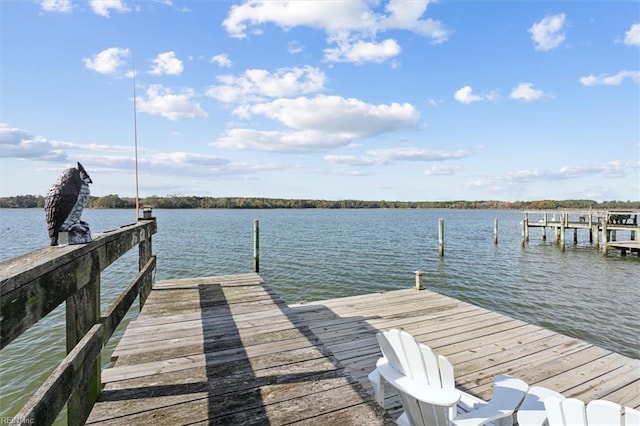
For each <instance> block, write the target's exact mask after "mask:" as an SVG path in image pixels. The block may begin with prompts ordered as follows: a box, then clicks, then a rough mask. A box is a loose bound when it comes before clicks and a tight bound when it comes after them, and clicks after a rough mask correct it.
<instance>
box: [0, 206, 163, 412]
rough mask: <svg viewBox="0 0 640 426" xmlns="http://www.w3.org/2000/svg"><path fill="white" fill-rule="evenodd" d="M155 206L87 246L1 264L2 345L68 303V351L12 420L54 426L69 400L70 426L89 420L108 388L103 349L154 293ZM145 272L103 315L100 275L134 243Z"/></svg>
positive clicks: (49, 249) (40, 252)
mask: <svg viewBox="0 0 640 426" xmlns="http://www.w3.org/2000/svg"><path fill="white" fill-rule="evenodd" d="M156 231H157V226H156V221H155V219H153V218H152V217H151V214H150V211H145V218H144V219H140V220H138V222H137V223H134V224H131V225H126V226H123V227H121V228H119V229H115V230H113V231H109V232H105V233H102V234H98V235H94V241H92V242H90V243H88V244H83V245H70V246H62V247H46V248H42V249H39V250H36V251H33V252H30V253H28V254H25V255H23V256H20V257H17V258H14V259H10V260H8V261H5V262H2V263H0V349H2V348H4V347H5V346H6V345H8V344H9V343H11V341H13V340H14V339H15V338H17V337H18V336H20V335H21V334H22V333H24V332H25V331H26V330H28V329H29V327H31V326H32V325H34V324H35V323H37V322H38V321H39V320H40V319H42V318H44V317H45V316H46V315H47V314H49V313H50V312H51V311H52V310H53V309H55V308H56V307H57V306H58V305H60V304H61V303H62V302H66V341H67V356H66V357H65V358H64V359H63V360H62V361H61V362H60V364H59V365H58V366H57V367H56V369H55V370H54V371H53V372H52V373H51V375H50V376H49V377H48V378H47V379H46V380H45V382H44V383H43V384H42V385H41V386H40V388H39V389H38V390H37V391H36V392H35V393H34V395H33V396H32V397H31V398H30V399H29V401H28V402H27V403H26V405H25V406H24V407H23V408H22V409H21V410H20V412H19V413H18V414H16V415H15V416H14V417H13V418H12V424H30V425H34V424H35V425H47V424H51V423H53V422H54V421H55V419H56V418H57V416H58V415H59V413H60V412H61V411H62V409H63V408H64V405H65V404H67V418H68V424H69V425H79V424H83V423H84V422H85V421H86V419H87V417H88V416H89V413H90V412H91V408H92V407H93V404H94V403H95V401H96V400H97V399H98V397H99V395H100V392H101V380H100V371H101V351H102V348H103V347H104V345H105V344H106V343H107V342H108V340H109V338H110V337H111V335H112V334H113V332H114V331H115V329H116V328H117V327H118V324H120V321H121V320H122V319H123V318H124V316H125V314H126V313H127V311H128V310H129V308H130V307H131V305H132V304H133V302H134V301H135V299H136V298H137V297H138V296H139V297H140V307H141V308H142V305H143V304H144V302H145V300H146V298H147V296H148V295H149V292H150V291H151V286H152V279H153V271H154V269H155V265H156V258H155V256H154V255H153V254H152V244H151V236H152V235H153V234H155V233H156ZM136 245H137V246H138V248H139V250H138V251H139V261H138V264H139V268H138V269H139V273H138V274H137V276H136V277H135V279H134V280H133V281H132V282H131V283H130V284H129V285H128V286H127V288H126V289H124V291H123V292H122V293H121V294H120V296H119V297H118V298H117V299H116V300H115V301H114V302H113V303H112V304H111V305H110V306H109V308H107V310H106V311H104V312H102V313H100V275H101V272H102V271H103V270H104V269H105V268H106V267H107V266H109V265H110V264H112V263H113V262H115V261H116V260H117V259H118V258H119V257H120V256H122V255H123V254H124V253H126V252H127V251H129V250H130V249H131V248H133V247H135V246H136Z"/></svg>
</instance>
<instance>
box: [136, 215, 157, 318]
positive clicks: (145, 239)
mask: <svg viewBox="0 0 640 426" xmlns="http://www.w3.org/2000/svg"><path fill="white" fill-rule="evenodd" d="M138 220H139V221H140V220H155V218H154V217H153V215H152V209H151V207H149V206H144V207H143V208H142V217H141V218H138ZM143 231H144V230H143ZM143 231H140V233H141V235H140V242H139V243H138V271H142V269H143V268H144V266H145V265H146V264H147V262H148V261H149V259H150V258H151V256H152V255H153V247H152V243H151V232H149V235H144V234H143ZM152 286H153V279H152V277H151V276H149V277H147V278H146V279H145V280H144V281H143V282H142V284H141V285H140V304H139V305H140V308H139V309H140V310H142V307H143V306H144V302H145V301H146V300H147V297H148V296H149V293H151V288H152Z"/></svg>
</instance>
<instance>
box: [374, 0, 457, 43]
mask: <svg viewBox="0 0 640 426" xmlns="http://www.w3.org/2000/svg"><path fill="white" fill-rule="evenodd" d="M429 3H430V1H429V0H416V1H410V2H409V1H406V0H389V3H387V5H386V7H385V10H386V11H387V12H389V14H388V15H387V16H384V17H380V18H379V22H378V27H379V29H381V30H386V29H397V30H409V31H412V32H415V33H417V34H420V35H422V36H425V37H429V38H431V40H432V41H433V42H434V43H442V42H444V41H446V40H447V39H448V38H449V35H450V30H448V29H447V28H446V27H445V26H444V25H443V24H442V23H441V22H440V21H435V20H433V19H430V18H427V19H421V18H422V15H424V13H425V12H426V11H427V5H428V4H429Z"/></svg>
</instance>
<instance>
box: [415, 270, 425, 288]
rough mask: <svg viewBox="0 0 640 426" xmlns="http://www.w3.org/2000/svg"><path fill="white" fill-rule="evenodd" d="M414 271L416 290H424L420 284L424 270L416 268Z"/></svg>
mask: <svg viewBox="0 0 640 426" xmlns="http://www.w3.org/2000/svg"><path fill="white" fill-rule="evenodd" d="M414 273H415V274H416V290H424V287H423V285H422V276H423V275H424V272H422V271H420V270H417V271H415V272H414Z"/></svg>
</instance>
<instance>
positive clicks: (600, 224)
mask: <svg viewBox="0 0 640 426" xmlns="http://www.w3.org/2000/svg"><path fill="white" fill-rule="evenodd" d="M523 216H524V217H523V220H522V245H523V246H524V245H525V243H526V242H528V241H529V235H530V228H540V229H541V230H542V240H543V241H546V240H547V228H549V229H550V230H551V232H552V233H553V237H554V241H555V243H556V244H558V245H559V246H560V247H561V249H562V250H563V251H564V249H565V245H566V234H567V231H569V230H573V242H574V244H577V243H578V230H585V231H586V232H588V233H589V243H591V244H593V245H594V247H595V248H596V249H602V252H603V253H604V254H607V252H608V251H609V250H612V249H614V250H620V254H621V255H622V256H626V255H627V252H631V253H635V254H636V255H638V256H640V241H638V234H639V233H640V224H639V222H638V216H640V211H636V210H604V211H595V210H555V211H553V210H551V211H549V210H535V211H525V212H523ZM619 237H622V238H627V239H619Z"/></svg>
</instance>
